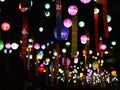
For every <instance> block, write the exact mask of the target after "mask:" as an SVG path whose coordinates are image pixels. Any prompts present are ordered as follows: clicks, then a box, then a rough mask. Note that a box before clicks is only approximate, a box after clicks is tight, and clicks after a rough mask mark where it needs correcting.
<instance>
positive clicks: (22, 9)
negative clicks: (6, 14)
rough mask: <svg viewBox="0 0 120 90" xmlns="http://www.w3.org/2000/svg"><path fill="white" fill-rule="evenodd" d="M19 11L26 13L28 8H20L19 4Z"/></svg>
mask: <svg viewBox="0 0 120 90" xmlns="http://www.w3.org/2000/svg"><path fill="white" fill-rule="evenodd" d="M18 7H19V10H20V11H21V12H26V11H27V10H28V8H24V7H22V4H21V3H19V6H18Z"/></svg>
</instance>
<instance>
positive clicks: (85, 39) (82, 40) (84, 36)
mask: <svg viewBox="0 0 120 90" xmlns="http://www.w3.org/2000/svg"><path fill="white" fill-rule="evenodd" d="M87 39H88V38H87V35H82V36H81V37H80V40H81V43H82V44H86V43H87Z"/></svg>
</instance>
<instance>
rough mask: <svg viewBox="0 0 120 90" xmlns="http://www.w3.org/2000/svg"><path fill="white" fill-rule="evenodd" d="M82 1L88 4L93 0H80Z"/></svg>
mask: <svg viewBox="0 0 120 90" xmlns="http://www.w3.org/2000/svg"><path fill="white" fill-rule="evenodd" d="M80 1H81V2H82V3H84V4H87V3H89V2H90V1H91V0H80Z"/></svg>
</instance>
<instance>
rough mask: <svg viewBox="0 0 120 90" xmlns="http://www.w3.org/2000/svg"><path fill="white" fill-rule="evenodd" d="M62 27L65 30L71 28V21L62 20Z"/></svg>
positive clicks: (67, 19)
mask: <svg viewBox="0 0 120 90" xmlns="http://www.w3.org/2000/svg"><path fill="white" fill-rule="evenodd" d="M63 25H64V26H65V27H66V28H69V27H71V26H72V20H71V19H69V18H66V19H64V21H63Z"/></svg>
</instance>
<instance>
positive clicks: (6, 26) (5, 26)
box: [1, 22, 10, 31]
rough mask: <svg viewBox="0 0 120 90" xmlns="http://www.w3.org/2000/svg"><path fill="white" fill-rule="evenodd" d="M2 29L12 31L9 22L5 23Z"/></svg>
mask: <svg viewBox="0 0 120 90" xmlns="http://www.w3.org/2000/svg"><path fill="white" fill-rule="evenodd" d="M1 28H2V30H3V31H8V30H9V29H10V24H9V23H8V22H3V23H2V25H1Z"/></svg>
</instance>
